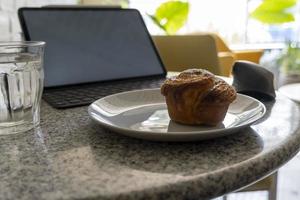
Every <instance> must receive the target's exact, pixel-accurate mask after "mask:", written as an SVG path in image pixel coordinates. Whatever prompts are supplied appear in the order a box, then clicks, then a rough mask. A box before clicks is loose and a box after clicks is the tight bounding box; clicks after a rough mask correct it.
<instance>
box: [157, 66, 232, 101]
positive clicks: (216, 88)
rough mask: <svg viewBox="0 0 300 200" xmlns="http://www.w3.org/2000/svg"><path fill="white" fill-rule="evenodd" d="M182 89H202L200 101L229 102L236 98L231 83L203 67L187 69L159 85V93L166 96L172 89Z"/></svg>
mask: <svg viewBox="0 0 300 200" xmlns="http://www.w3.org/2000/svg"><path fill="white" fill-rule="evenodd" d="M184 89H193V90H198V91H203V93H204V94H202V95H201V96H202V100H201V102H202V103H231V102H232V101H234V100H235V98H236V91H235V89H234V88H233V87H232V86H231V85H229V84H228V83H226V82H225V81H224V80H222V79H220V78H218V77H216V76H215V75H214V74H213V73H211V72H209V71H207V70H204V69H188V70H185V71H183V72H181V73H180V74H179V75H178V76H174V77H171V78H168V79H167V80H166V81H165V82H164V84H163V85H162V87H161V93H162V94H163V95H164V96H167V95H168V93H170V92H171V93H172V91H173V92H174V91H175V90H181V91H182V90H184Z"/></svg>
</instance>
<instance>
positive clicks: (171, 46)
mask: <svg viewBox="0 0 300 200" xmlns="http://www.w3.org/2000/svg"><path fill="white" fill-rule="evenodd" d="M152 38H153V41H154V44H155V46H156V48H157V50H158V52H159V55H160V57H161V59H162V61H163V63H164V65H165V67H166V68H167V71H183V70H185V69H188V68H204V69H207V70H209V71H211V72H212V73H214V74H217V75H224V74H223V73H222V70H221V68H220V65H219V59H218V52H217V47H216V43H215V39H214V38H213V37H212V36H211V35H208V34H201V35H171V36H170V35H161V36H152Z"/></svg>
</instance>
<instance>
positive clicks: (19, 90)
mask: <svg viewBox="0 0 300 200" xmlns="http://www.w3.org/2000/svg"><path fill="white" fill-rule="evenodd" d="M44 46H45V42H0V135H6V134H14V133H20V132H25V131H27V130H30V129H32V128H33V127H35V126H37V125H38V124H39V122H40V103H41V97H42V92H43V83H44V71H43V57H44Z"/></svg>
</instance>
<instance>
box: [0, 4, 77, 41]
mask: <svg viewBox="0 0 300 200" xmlns="http://www.w3.org/2000/svg"><path fill="white" fill-rule="evenodd" d="M76 3H77V0H0V41H17V40H20V39H21V29H20V24H19V20H18V17H17V10H18V8H20V7H29V6H30V7H39V6H45V5H51V4H52V5H53V4H64V5H66V4H76Z"/></svg>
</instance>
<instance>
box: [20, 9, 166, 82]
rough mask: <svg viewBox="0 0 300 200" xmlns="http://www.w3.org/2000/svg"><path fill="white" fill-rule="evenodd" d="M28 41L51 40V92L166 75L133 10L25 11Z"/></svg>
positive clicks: (46, 65) (46, 63) (48, 66)
mask: <svg viewBox="0 0 300 200" xmlns="http://www.w3.org/2000/svg"><path fill="white" fill-rule="evenodd" d="M19 14H20V17H21V21H22V22H23V23H22V28H23V30H24V31H25V36H26V39H27V40H32V41H45V42H46V48H45V59H44V70H45V87H53V86H63V85H72V84H78V83H87V82H97V81H107V80H115V79H124V78H133V77H143V76H152V75H163V74H164V73H165V71H164V67H163V65H162V63H161V60H160V58H159V56H158V54H157V52H156V50H155V48H154V45H153V43H152V41H151V38H150V36H149V33H148V31H147V29H146V27H145V24H144V22H143V20H142V18H141V15H140V14H139V12H138V11H136V10H133V9H54V8H48V9H47V8H40V9H29V8H28V9H26V8H25V9H22V10H21V11H20V12H19Z"/></svg>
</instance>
